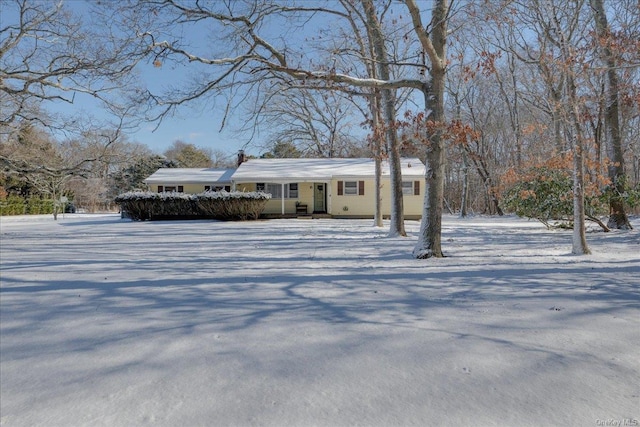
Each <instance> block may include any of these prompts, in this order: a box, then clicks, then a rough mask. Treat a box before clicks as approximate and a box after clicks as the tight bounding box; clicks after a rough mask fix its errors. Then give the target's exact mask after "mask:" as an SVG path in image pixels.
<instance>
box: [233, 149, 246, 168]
mask: <svg viewBox="0 0 640 427" xmlns="http://www.w3.org/2000/svg"><path fill="white" fill-rule="evenodd" d="M246 161H247V156H246V155H245V154H244V150H239V151H238V161H237V162H236V163H237V165H238V166H240V165H241V164H243V163H244V162H246Z"/></svg>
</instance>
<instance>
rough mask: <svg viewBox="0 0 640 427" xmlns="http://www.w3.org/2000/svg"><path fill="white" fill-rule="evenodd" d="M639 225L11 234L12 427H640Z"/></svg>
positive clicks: (85, 227)
mask: <svg viewBox="0 0 640 427" xmlns="http://www.w3.org/2000/svg"><path fill="white" fill-rule="evenodd" d="M633 224H634V226H635V230H633V231H631V232H612V233H601V232H593V233H589V235H588V241H589V245H590V247H591V249H592V251H593V253H594V254H593V255H590V256H574V255H571V254H570V251H571V232H569V231H549V230H546V229H545V228H544V227H543V226H542V225H541V224H539V223H537V222H528V221H526V220H522V219H518V218H513V217H507V218H487V217H473V218H469V219H459V218H456V217H446V218H445V220H444V227H443V248H444V250H445V252H446V254H447V255H448V257H447V258H444V259H429V260H415V259H412V258H411V251H412V248H413V245H414V243H415V241H416V240H417V236H416V233H417V232H418V226H419V224H418V223H417V222H407V231H408V232H409V234H410V237H408V238H388V237H386V235H387V229H386V228H385V229H376V228H374V227H372V221H370V220H289V219H287V220H272V221H257V222H215V221H184V222H131V221H129V220H121V219H120V218H119V217H118V216H115V215H65V217H64V218H60V219H59V220H58V221H57V222H54V221H53V219H52V218H51V217H49V216H47V217H32V218H26V217H17V218H2V219H1V220H0V233H1V235H0V247H1V252H0V259H1V280H2V282H1V287H0V298H1V299H0V304H1V305H0V320H1V327H0V333H1V335H0V350H1V351H0V356H1V366H0V392H1V396H0V417H1V418H0V420H1V421H0V424H1V425H2V426H65V427H66V426H137V425H158V426H427V425H429V426H431V425H433V426H438V425H472V426H489V425H498V426H516V425H517V426H556V425H568V426H572V425H575V426H605V425H609V426H610V425H627V426H638V425H640V232H639V231H638V230H640V220H638V219H634V221H633ZM617 423H620V424H617Z"/></svg>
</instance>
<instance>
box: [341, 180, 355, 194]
mask: <svg viewBox="0 0 640 427" xmlns="http://www.w3.org/2000/svg"><path fill="white" fill-rule="evenodd" d="M344 194H345V195H347V196H356V195H357V194H358V181H345V182H344Z"/></svg>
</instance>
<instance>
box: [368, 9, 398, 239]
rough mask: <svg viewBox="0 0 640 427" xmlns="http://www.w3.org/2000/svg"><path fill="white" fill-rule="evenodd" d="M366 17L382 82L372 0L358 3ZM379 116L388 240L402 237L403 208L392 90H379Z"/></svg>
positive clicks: (384, 62)
mask: <svg viewBox="0 0 640 427" xmlns="http://www.w3.org/2000/svg"><path fill="white" fill-rule="evenodd" d="M362 4H363V6H364V10H365V13H366V16H367V22H368V25H369V27H370V28H371V35H372V37H373V46H374V51H375V56H376V61H377V65H378V67H377V68H378V75H379V77H380V79H382V80H389V78H390V72H389V62H388V55H387V49H386V47H385V44H384V37H383V36H382V31H381V29H380V23H379V22H378V18H377V16H376V14H375V8H374V6H373V2H372V0H362ZM381 95H382V113H383V119H384V126H385V134H386V140H387V151H388V155H389V175H390V181H391V189H390V190H391V224H390V228H389V235H390V236H397V235H400V236H406V235H407V233H406V231H405V229H404V204H403V198H402V169H401V162H400V150H399V143H398V133H397V130H396V126H395V122H396V108H395V91H394V90H392V89H382V90H381Z"/></svg>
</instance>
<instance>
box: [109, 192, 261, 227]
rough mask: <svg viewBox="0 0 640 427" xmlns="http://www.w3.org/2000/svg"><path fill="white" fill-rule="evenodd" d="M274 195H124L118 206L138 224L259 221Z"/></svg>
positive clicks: (231, 193) (117, 198)
mask: <svg viewBox="0 0 640 427" xmlns="http://www.w3.org/2000/svg"><path fill="white" fill-rule="evenodd" d="M270 198H271V195H270V194H267V193H263V192H239V191H233V192H227V191H216V192H213V191H207V192H204V193H199V194H185V193H177V192H171V193H154V192H149V191H133V192H128V193H124V194H120V195H119V196H117V197H116V199H115V202H116V203H117V204H118V205H120V208H121V211H122V212H123V213H126V216H127V217H129V218H131V219H133V220H134V221H145V220H161V219H200V218H207V219H218V220H224V221H246V220H255V219H258V218H259V217H260V214H261V213H262V211H263V210H264V207H265V205H266V203H267V201H268V200H269V199H270Z"/></svg>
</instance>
